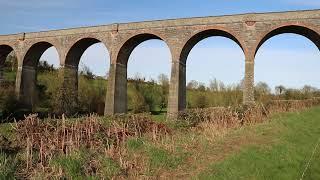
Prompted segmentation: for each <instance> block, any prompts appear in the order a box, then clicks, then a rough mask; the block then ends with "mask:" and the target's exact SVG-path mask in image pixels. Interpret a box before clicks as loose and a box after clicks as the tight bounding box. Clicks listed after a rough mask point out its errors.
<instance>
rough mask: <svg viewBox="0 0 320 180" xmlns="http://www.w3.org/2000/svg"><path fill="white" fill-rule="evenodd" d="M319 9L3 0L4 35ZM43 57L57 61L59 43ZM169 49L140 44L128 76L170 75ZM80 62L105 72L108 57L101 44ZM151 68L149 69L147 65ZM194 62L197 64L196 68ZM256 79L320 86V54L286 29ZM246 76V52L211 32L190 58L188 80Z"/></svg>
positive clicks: (288, 1) (264, 51) (214, 2)
mask: <svg viewBox="0 0 320 180" xmlns="http://www.w3.org/2000/svg"><path fill="white" fill-rule="evenodd" d="M304 9H320V1H319V0H268V1H262V0H237V1H235V0H197V1H196V0H193V1H186V0H184V1H183V0H171V1H169V0H158V1H151V0H122V1H109V0H96V1H94V0H91V1H87V0H55V1H49V0H10V1H9V0H0V13H1V16H0V21H1V22H2V23H1V24H2V26H1V29H0V34H13V33H19V32H32V31H41V30H50V29H61V28H71V27H79V26H91V25H102V24H109V23H121V22H133V21H146V20H155V19H168V18H184V17H198V16H215V15H226V14H239V13H248V12H272V11H288V10H304ZM42 59H46V60H48V61H49V62H51V63H53V64H55V65H57V66H58V59H57V54H56V52H55V50H54V48H51V49H49V50H48V51H47V52H46V53H45V54H44V55H43V56H42ZM170 61H171V60H170V52H169V50H168V48H167V46H166V44H165V43H163V42H161V41H159V40H150V41H146V42H144V43H142V44H141V45H139V46H138V47H137V48H136V49H135V50H134V52H133V53H132V55H131V56H130V59H129V64H128V74H129V77H132V76H134V74H136V73H139V74H141V75H143V76H146V77H147V78H156V77H157V75H158V74H160V73H164V74H167V75H168V76H169V75H170V67H171V64H170ZM81 64H86V65H88V66H89V67H90V68H91V69H92V70H93V71H94V72H95V73H96V74H98V75H104V74H106V72H107V70H108V68H109V57H108V52H107V50H106V48H105V47H104V46H103V45H102V44H96V45H93V46H92V47H90V48H89V49H88V50H87V51H86V52H85V54H84V55H83V57H82V58H81ZM141 64H143V66H142V65H141ZM146 67H148V68H146ZM191 67H192V68H191ZM255 67H256V69H255V70H256V73H255V81H256V82H259V81H264V82H267V83H268V84H270V86H271V87H272V88H273V87H274V86H275V85H279V84H283V85H285V86H289V87H301V86H303V85H304V84H310V85H313V86H316V87H318V88H320V78H319V77H320V72H319V71H318V67H320V53H319V50H318V49H317V48H316V46H315V45H313V44H312V43H311V42H310V41H309V40H308V39H306V38H304V37H300V36H298V35H290V34H284V35H279V36H276V37H273V38H271V39H270V40H268V41H267V42H266V43H265V44H264V45H263V46H262V47H261V49H260V50H259V52H258V54H257V58H256V65H255ZM243 75H244V57H243V53H242V51H241V50H240V48H239V47H238V46H237V45H236V44H235V43H234V42H232V41H231V40H229V39H225V38H221V37H212V38H208V39H205V40H203V41H201V42H199V43H198V44H197V45H196V46H195V47H194V48H193V50H192V51H191V53H190V55H189V58H188V61H187V80H193V79H194V80H198V81H202V82H204V83H208V81H209V80H210V79H213V78H217V79H219V80H222V81H224V82H226V83H227V84H232V83H237V82H239V81H240V80H241V79H242V78H243Z"/></svg>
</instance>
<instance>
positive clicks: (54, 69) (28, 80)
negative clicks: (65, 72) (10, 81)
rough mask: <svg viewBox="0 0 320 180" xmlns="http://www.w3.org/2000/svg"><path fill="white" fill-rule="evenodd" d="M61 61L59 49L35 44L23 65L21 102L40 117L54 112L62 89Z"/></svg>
mask: <svg viewBox="0 0 320 180" xmlns="http://www.w3.org/2000/svg"><path fill="white" fill-rule="evenodd" d="M59 65H60V59H59V54H58V51H57V49H56V48H55V47H54V46H53V44H51V43H49V42H38V43H35V44H33V45H32V46H31V47H30V48H29V49H28V51H27V53H26V54H25V56H24V58H23V64H22V73H21V85H20V99H21V100H20V101H21V103H22V106H23V107H26V108H28V109H30V110H31V111H33V112H38V113H39V115H40V116H47V115H48V114H50V113H52V112H53V111H54V107H55V105H56V99H57V93H58V90H59V88H60V84H59V82H60V81H59V78H58V77H59V76H58V74H59V73H58V70H59Z"/></svg>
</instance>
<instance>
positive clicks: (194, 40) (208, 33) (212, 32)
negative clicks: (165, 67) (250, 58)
mask: <svg viewBox="0 0 320 180" xmlns="http://www.w3.org/2000/svg"><path fill="white" fill-rule="evenodd" d="M216 36H218V37H225V38H228V39H230V40H232V41H234V42H235V43H237V44H238V45H239V46H240V48H241V49H242V51H243V52H244V53H245V49H244V47H243V45H242V43H241V42H240V41H239V40H238V39H237V38H236V36H235V35H233V34H232V33H230V32H227V31H225V30H221V29H208V30H204V31H201V32H199V33H197V34H195V35H193V36H192V37H191V38H190V39H189V40H188V41H187V42H186V43H185V45H184V46H183V49H182V51H181V55H180V61H181V62H182V63H184V64H186V62H187V58H188V55H189V53H190V52H191V50H192V48H193V47H194V46H195V45H196V44H198V43H199V42H200V41H202V40H204V39H206V38H209V37H216Z"/></svg>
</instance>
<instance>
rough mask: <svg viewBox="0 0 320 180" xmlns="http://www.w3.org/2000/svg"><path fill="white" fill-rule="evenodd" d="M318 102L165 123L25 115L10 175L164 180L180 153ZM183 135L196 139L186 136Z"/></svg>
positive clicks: (143, 117) (215, 112) (192, 114)
mask: <svg viewBox="0 0 320 180" xmlns="http://www.w3.org/2000/svg"><path fill="white" fill-rule="evenodd" d="M319 104H320V99H310V100H299V101H272V102H269V103H267V104H265V105H262V104H260V105H255V106H246V107H244V106H241V107H236V108H235V107H229V108H208V109H192V110H187V111H185V112H182V113H180V114H179V115H178V119H177V120H174V121H172V120H167V122H165V123H158V122H155V121H153V120H152V117H151V116H150V115H147V114H140V115H121V116H114V117H105V118H99V117H97V116H95V115H91V116H87V117H84V118H81V119H66V118H64V117H63V118H62V120H56V119H46V120H41V119H39V118H38V117H37V116H36V115H30V116H28V117H26V118H25V120H23V121H20V122H17V123H13V124H12V127H13V133H14V136H13V138H12V139H11V142H10V145H8V147H10V148H9V149H7V150H14V151H16V153H17V154H16V158H17V159H19V165H18V166H17V170H16V171H15V177H19V178H32V177H33V178H34V177H42V178H49V177H54V178H58V179H59V178H76V177H83V176H85V177H95V178H103V177H107V178H113V177H118V178H123V179H125V178H128V177H130V178H151V177H157V176H158V175H161V177H168V176H167V175H168V174H167V175H166V173H165V171H166V172H168V171H169V172H170V171H172V170H177V171H178V170H179V167H180V166H181V164H182V162H187V161H189V160H190V157H189V156H188V152H187V151H185V150H188V149H194V148H199V146H198V145H197V144H199V143H201V142H202V141H212V140H214V139H215V137H219V136H223V135H224V134H225V133H226V132H227V131H228V129H231V128H237V127H241V126H244V125H248V124H253V123H259V122H262V121H265V120H266V119H267V117H268V116H269V115H271V114H274V113H278V112H288V111H299V110H302V109H305V108H309V107H312V106H315V105H319ZM188 131H193V132H196V134H197V135H192V136H191V135H190V136H189V135H186V134H187V132H188ZM1 148H2V149H4V150H5V148H4V147H1ZM181 149H185V150H181ZM77 168H78V169H77ZM158 177H160V176H158Z"/></svg>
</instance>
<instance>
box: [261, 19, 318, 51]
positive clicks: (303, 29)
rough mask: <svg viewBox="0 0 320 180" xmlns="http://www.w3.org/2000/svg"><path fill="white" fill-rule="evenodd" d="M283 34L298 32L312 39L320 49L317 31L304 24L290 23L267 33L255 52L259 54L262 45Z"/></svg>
mask: <svg viewBox="0 0 320 180" xmlns="http://www.w3.org/2000/svg"><path fill="white" fill-rule="evenodd" d="M281 34H297V35H301V36H304V37H306V38H307V39H309V40H310V41H312V42H313V43H314V44H315V45H316V46H317V47H318V49H319V50H320V35H319V34H318V33H317V32H315V31H314V30H312V29H310V28H307V27H304V26H297V25H289V26H282V27H279V28H276V29H274V30H272V31H270V32H269V33H267V34H266V35H265V36H264V37H263V38H262V39H261V40H260V42H259V44H258V46H257V48H256V50H255V54H257V52H258V50H259V49H260V47H261V46H262V45H263V44H264V43H265V42H266V41H268V40H269V39H270V38H272V37H274V36H277V35H281Z"/></svg>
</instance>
